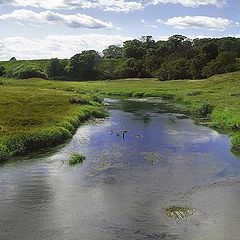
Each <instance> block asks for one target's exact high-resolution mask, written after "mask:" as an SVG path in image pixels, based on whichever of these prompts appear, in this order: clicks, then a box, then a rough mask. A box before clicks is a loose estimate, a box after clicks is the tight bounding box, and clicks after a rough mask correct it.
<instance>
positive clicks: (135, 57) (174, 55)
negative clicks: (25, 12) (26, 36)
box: [0, 35, 240, 81]
mask: <svg viewBox="0 0 240 240" xmlns="http://www.w3.org/2000/svg"><path fill="white" fill-rule="evenodd" d="M238 58H240V38H234V37H224V38H204V39H189V38H187V37H185V36H183V35H173V36H171V37H170V38H169V39H168V40H166V41H163V40H160V41H155V40H154V39H153V38H152V36H143V37H141V38H140V39H133V40H128V41H125V42H124V43H123V46H117V45H111V46H109V47H108V48H106V49H104V50H103V51H102V52H101V53H99V52H97V51H95V50H87V51H82V52H81V53H79V54H76V55H74V56H73V57H71V58H70V59H69V60H67V61H66V60H60V59H57V58H54V59H50V60H49V61H48V63H47V65H46V66H45V68H44V69H43V68H38V67H36V66H35V67H31V66H27V67H26V68H20V69H18V71H17V73H16V72H15V73H13V75H14V74H15V76H12V77H19V78H29V77H42V78H49V79H58V80H73V81H84V80H100V79H120V78H151V77H157V78H158V79H159V80H162V81H166V80H177V79H203V78H207V77H210V76H212V75H215V74H219V73H227V72H233V71H236V70H239V64H238ZM11 60H12V61H16V59H14V58H13V59H11ZM4 74H6V71H5V70H4V69H3V67H0V75H4Z"/></svg>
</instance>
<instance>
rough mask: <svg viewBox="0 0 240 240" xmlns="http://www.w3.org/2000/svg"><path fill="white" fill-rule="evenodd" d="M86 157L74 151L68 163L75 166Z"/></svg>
mask: <svg viewBox="0 0 240 240" xmlns="http://www.w3.org/2000/svg"><path fill="white" fill-rule="evenodd" d="M85 159H86V157H85V156H83V155H82V154H79V153H72V154H71V156H70V158H69V160H68V164H69V165H70V166H74V165H76V164H79V163H82V162H83V161H84V160H85Z"/></svg>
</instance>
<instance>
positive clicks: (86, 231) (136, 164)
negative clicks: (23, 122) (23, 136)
mask: <svg viewBox="0 0 240 240" xmlns="http://www.w3.org/2000/svg"><path fill="white" fill-rule="evenodd" d="M150 100H151V101H150V102H145V101H132V100H110V99H107V100H106V101H107V102H108V106H107V108H108V110H109V112H110V116H111V117H110V118H108V119H105V120H101V121H97V122H92V123H89V124H86V125H83V126H81V127H80V128H79V129H78V131H77V133H76V134H75V136H74V138H73V139H72V140H71V142H69V143H68V144H66V145H65V146H63V147H61V148H58V149H56V150H55V151H52V152H49V153H47V154H42V155H37V156H30V157H25V158H21V159H14V160H12V161H8V162H6V163H3V164H1V165H0V239H1V240H43V239H44V240H66V239H71V240H75V239H76V240H81V239H82V240H95V239H96V240H97V239H99V240H115V239H123V240H127V239H134V240H140V239H169V240H175V239H176V240H177V239H180V240H202V239H204V240H205V239H206V240H208V239H209V240H226V239H227V240H235V239H236V240H237V239H239V226H240V158H239V157H237V156H234V155H233V154H232V153H231V151H230V148H231V144H230V139H229V137H228V136H226V135H222V134H219V133H217V132H215V131H214V130H211V129H209V128H207V127H203V126H199V125H196V124H194V122H193V121H192V120H191V119H188V118H185V117H184V115H182V114H178V113H177V112H178V110H174V108H173V107H171V106H169V105H167V104H166V103H163V102H161V101H157V100H155V99H150ZM123 131H125V134H124V136H123ZM72 152H79V153H83V154H84V155H85V156H86V161H84V163H83V164H80V165H77V166H75V167H71V166H69V165H68V164H67V160H68V158H69V155H70V154H71V153H72ZM171 206H180V207H189V208H192V209H194V210H195V211H194V214H193V215H192V216H190V217H189V218H187V219H170V218H168V217H167V215H166V212H165V209H166V208H168V207H171Z"/></svg>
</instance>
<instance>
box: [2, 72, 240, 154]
mask: <svg viewBox="0 0 240 240" xmlns="http://www.w3.org/2000/svg"><path fill="white" fill-rule="evenodd" d="M0 81H1V82H2V85H1V86H0V93H1V94H0V101H1V105H0V111H1V115H0V137H2V138H5V137H4V136H6V135H7V136H11V137H13V136H15V135H18V134H19V133H21V134H22V133H23V134H25V133H26V132H30V133H31V134H32V132H34V131H35V130H42V129H50V128H52V127H54V128H58V127H63V128H64V129H67V130H69V129H71V128H72V127H71V126H69V123H70V125H71V124H72V122H74V121H73V119H75V123H74V124H73V125H74V126H75V128H76V127H77V126H78V124H79V118H80V119H81V117H82V118H84V117H83V116H86V115H87V116H88V115H91V114H92V115H96V116H97V115H98V114H97V113H99V114H100V113H101V111H100V110H99V109H100V108H99V105H98V104H96V103H94V102H93V100H94V96H96V93H97V94H102V95H118V96H130V97H151V96H154V97H162V98H165V99H169V100H173V101H177V102H181V103H183V104H186V105H187V106H188V108H189V110H190V111H191V112H192V114H193V115H194V116H197V117H200V118H201V117H203V118H205V117H210V120H211V123H210V126H211V127H214V128H217V129H219V130H221V131H225V132H227V133H229V134H230V135H233V144H234V148H235V149H236V150H240V72H235V73H230V74H223V75H217V76H214V77H211V78H209V79H207V80H200V81H189V80H181V81H170V82H160V81H157V80H156V79H141V80H139V79H125V80H113V81H96V82H61V81H48V80H41V79H29V80H16V79H1V80H0ZM79 94H80V95H81V97H82V98H87V99H88V101H90V102H91V101H92V102H91V103H92V104H89V105H75V104H70V103H69V99H70V98H72V97H74V96H75V97H76V95H79ZM100 115H102V114H100ZM68 128H69V129H68ZM75 128H73V129H75ZM70 132H71V131H70ZM0 141H1V140H0ZM54 141H55V140H54ZM14 144H16V143H14ZM53 145H54V144H53ZM2 149H4V148H3V147H2ZM0 151H1V144H0ZM2 151H3V150H2Z"/></svg>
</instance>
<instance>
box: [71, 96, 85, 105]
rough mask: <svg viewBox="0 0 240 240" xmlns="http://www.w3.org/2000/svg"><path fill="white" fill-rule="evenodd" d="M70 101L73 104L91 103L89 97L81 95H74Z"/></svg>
mask: <svg viewBox="0 0 240 240" xmlns="http://www.w3.org/2000/svg"><path fill="white" fill-rule="evenodd" d="M69 102H70V103H71V104H89V101H88V100H87V99H84V98H79V97H72V98H70V99H69Z"/></svg>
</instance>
